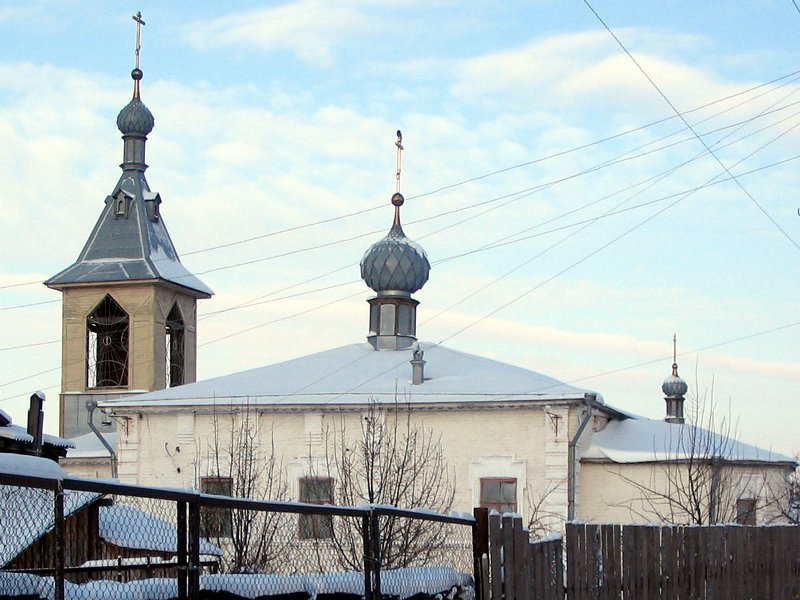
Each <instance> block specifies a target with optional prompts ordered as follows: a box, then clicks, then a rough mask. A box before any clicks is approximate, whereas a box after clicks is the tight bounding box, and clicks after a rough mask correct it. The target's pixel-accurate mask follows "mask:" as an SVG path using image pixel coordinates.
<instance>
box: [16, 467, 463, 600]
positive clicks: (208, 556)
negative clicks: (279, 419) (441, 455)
mask: <svg viewBox="0 0 800 600" xmlns="http://www.w3.org/2000/svg"><path fill="white" fill-rule="evenodd" d="M474 539H475V521H474V519H473V518H472V517H471V516H470V515H462V516H445V515H440V514H435V513H431V512H428V511H423V510H420V511H415V510H399V509H396V508H392V507H384V506H380V507H376V506H365V507H359V508H350V507H338V506H330V505H318V504H304V503H295V502H263V501H255V500H247V499H238V498H230V497H225V496H214V495H207V494H197V493H194V492H188V491H182V490H172V489H158V488H145V487H139V486H130V485H124V484H118V483H113V482H107V481H99V480H89V479H73V478H63V479H48V478H45V477H32V476H26V475H8V474H0V565H2V568H1V569H0V598H10V597H20V598H27V599H31V600H32V599H35V598H42V599H48V600H51V599H52V600H64V599H76V600H77V599H82V598H86V599H90V598H91V599H94V598H99V599H102V598H113V599H120V600H121V599H125V598H131V599H133V598H135V599H142V600H148V599H151V600H162V599H163V600H167V599H170V600H171V599H173V598H178V599H183V598H207V599H212V598H213V599H223V598H225V599H235V598H270V599H272V600H360V599H362V598H364V599H365V600H379V599H382V598H391V599H393V600H404V599H406V598H414V599H415V600H424V599H426V598H434V597H438V598H443V597H445V596H447V597H448V598H450V599H451V600H454V599H456V598H458V599H461V600H472V598H473V597H474V595H475V572H474V565H475V559H474Z"/></svg>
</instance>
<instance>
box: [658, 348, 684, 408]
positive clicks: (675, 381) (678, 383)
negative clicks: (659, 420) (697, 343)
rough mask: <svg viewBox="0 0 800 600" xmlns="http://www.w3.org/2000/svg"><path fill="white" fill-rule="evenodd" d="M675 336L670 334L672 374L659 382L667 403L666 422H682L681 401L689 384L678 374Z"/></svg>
mask: <svg viewBox="0 0 800 600" xmlns="http://www.w3.org/2000/svg"><path fill="white" fill-rule="evenodd" d="M677 343H678V339H677V336H675V335H673V336H672V374H671V375H669V376H668V377H667V378H666V379H665V380H664V383H662V384H661V391H662V392H663V393H664V400H665V402H666V403H667V416H666V417H665V419H664V420H665V421H666V422H667V423H683V422H684V418H683V402H684V400H685V397H684V396H685V395H686V392H687V391H688V390H689V386H688V385H687V384H686V382H685V381H684V380H683V379H682V378H681V376H680V375H678V361H677V358H678V353H677Z"/></svg>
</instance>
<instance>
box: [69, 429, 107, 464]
mask: <svg viewBox="0 0 800 600" xmlns="http://www.w3.org/2000/svg"><path fill="white" fill-rule="evenodd" d="M100 435H102V436H103V437H104V438H105V439H106V441H107V442H108V443H109V445H110V446H111V447H112V448H116V446H117V438H118V437H119V434H118V433H117V432H116V431H111V432H104V433H101V434H100ZM70 442H72V444H73V447H72V448H71V449H70V450H68V451H67V458H108V456H109V455H108V450H107V449H106V447H105V446H103V444H102V443H101V442H100V440H99V439H97V435H95V433H94V432H89V433H86V434H84V435H81V436H78V437H74V438H71V439H70Z"/></svg>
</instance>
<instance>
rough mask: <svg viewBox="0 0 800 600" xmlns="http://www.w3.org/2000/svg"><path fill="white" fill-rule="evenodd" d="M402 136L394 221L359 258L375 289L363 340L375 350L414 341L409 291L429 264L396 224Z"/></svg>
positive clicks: (366, 280)
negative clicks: (365, 336) (386, 232)
mask: <svg viewBox="0 0 800 600" xmlns="http://www.w3.org/2000/svg"><path fill="white" fill-rule="evenodd" d="M402 141H403V137H402V134H401V133H400V131H399V130H398V131H397V141H396V142H395V145H396V147H397V190H396V191H395V193H394V195H393V196H392V205H393V206H394V222H393V223H392V227H391V229H389V233H388V234H387V235H386V237H385V238H383V239H382V240H380V241H378V242H376V243H375V244H373V245H372V246H370V248H369V249H368V250H367V252H366V253H365V254H364V257H363V258H362V259H361V278H362V279H363V280H364V283H366V284H367V285H368V286H369V287H370V288H372V289H373V290H374V291H375V292H376V296H375V297H373V298H370V299H369V300H368V302H369V305H370V319H369V323H370V326H369V335H368V336H367V340H368V341H369V342H370V344H372V346H373V347H374V348H375V349H376V350H404V349H407V348H411V347H412V346H413V345H414V343H415V342H416V341H417V337H416V335H417V319H416V313H417V305H418V304H419V302H418V301H416V300H414V299H413V298H412V297H411V294H413V293H414V292H416V291H418V290H419V289H421V288H422V286H423V285H425V282H426V281H428V274H429V273H430V269H431V265H430V262H429V261H428V256H427V255H426V254H425V250H423V249H422V246H420V245H419V244H416V243H414V242H413V241H411V240H410V239H409V238H407V237H406V235H405V233H404V232H403V227H402V226H401V225H400V207H401V206H403V203H404V202H405V199H404V198H403V194H401V193H400V167H401V157H402V150H403V144H402Z"/></svg>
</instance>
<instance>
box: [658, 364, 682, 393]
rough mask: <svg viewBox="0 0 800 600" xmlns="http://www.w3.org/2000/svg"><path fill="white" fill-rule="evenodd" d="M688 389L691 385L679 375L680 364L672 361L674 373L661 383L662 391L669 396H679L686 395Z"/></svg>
mask: <svg viewBox="0 0 800 600" xmlns="http://www.w3.org/2000/svg"><path fill="white" fill-rule="evenodd" d="M688 390H689V386H688V385H687V384H686V382H685V381H684V380H683V378H681V377H680V376H679V375H678V364H677V363H672V375H670V376H669V377H667V378H666V379H665V380H664V383H662V384H661V391H662V392H664V395H665V396H667V397H668V398H677V397H682V396H684V395H685V394H686V392H687V391H688Z"/></svg>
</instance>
